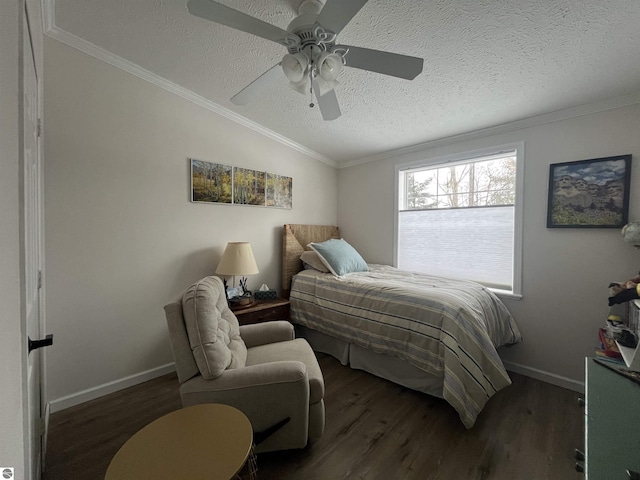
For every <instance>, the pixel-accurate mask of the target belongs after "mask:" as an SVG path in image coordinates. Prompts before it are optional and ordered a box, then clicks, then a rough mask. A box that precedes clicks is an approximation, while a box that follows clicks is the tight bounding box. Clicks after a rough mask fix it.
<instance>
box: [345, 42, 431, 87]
mask: <svg viewBox="0 0 640 480" xmlns="http://www.w3.org/2000/svg"><path fill="white" fill-rule="evenodd" d="M339 47H341V48H348V49H349V51H348V52H347V54H346V55H345V57H344V59H345V61H346V66H347V67H352V68H360V69H362V70H369V71H371V72H376V73H382V74H384V75H391V76H393V77H399V78H405V79H407V80H413V79H414V78H416V77H417V76H418V75H420V73H421V72H422V66H423V63H424V60H423V59H422V58H418V57H409V56H407V55H400V54H399V53H391V52H383V51H381V50H372V49H370V48H362V47H352V46H350V45H339Z"/></svg>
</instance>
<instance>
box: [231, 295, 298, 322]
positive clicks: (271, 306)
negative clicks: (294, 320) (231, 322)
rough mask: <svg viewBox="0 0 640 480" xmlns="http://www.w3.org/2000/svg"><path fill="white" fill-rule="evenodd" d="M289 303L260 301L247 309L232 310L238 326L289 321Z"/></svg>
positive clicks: (279, 300)
mask: <svg viewBox="0 0 640 480" xmlns="http://www.w3.org/2000/svg"><path fill="white" fill-rule="evenodd" d="M289 306H290V304H289V301H288V300H283V299H276V300H271V301H260V302H259V303H258V304H257V305H253V306H251V307H248V308H244V309H243V308H238V309H232V311H233V313H234V315H235V316H236V317H237V319H238V322H239V323H240V325H248V324H250V323H260V322H270V321H273V320H287V321H288V320H289Z"/></svg>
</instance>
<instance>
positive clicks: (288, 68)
mask: <svg viewBox="0 0 640 480" xmlns="http://www.w3.org/2000/svg"><path fill="white" fill-rule="evenodd" d="M308 66H309V57H307V55H306V54H304V53H303V52H298V53H294V54H291V53H287V54H286V55H285V56H284V57H282V71H283V72H284V74H285V75H286V76H287V78H288V79H289V80H290V81H291V82H299V81H301V80H302V79H303V78H304V76H305V73H306V72H307V67H308Z"/></svg>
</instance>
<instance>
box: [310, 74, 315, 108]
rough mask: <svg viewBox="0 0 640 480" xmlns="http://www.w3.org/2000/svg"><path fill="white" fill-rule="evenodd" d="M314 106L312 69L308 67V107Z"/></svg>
mask: <svg viewBox="0 0 640 480" xmlns="http://www.w3.org/2000/svg"><path fill="white" fill-rule="evenodd" d="M313 107H315V104H314V103H313V71H312V70H311V69H309V108H313Z"/></svg>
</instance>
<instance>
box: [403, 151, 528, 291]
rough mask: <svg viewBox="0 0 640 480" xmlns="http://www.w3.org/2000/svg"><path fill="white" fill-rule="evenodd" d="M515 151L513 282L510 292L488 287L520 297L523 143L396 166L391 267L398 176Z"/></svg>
mask: <svg viewBox="0 0 640 480" xmlns="http://www.w3.org/2000/svg"><path fill="white" fill-rule="evenodd" d="M513 150H515V152H516V198H515V204H514V225H513V279H512V290H511V291H507V290H498V289H495V288H491V290H492V291H493V292H495V293H496V294H498V295H499V296H503V297H509V298H517V299H520V298H522V240H523V237H522V232H523V211H524V208H523V203H524V142H516V143H509V144H504V145H499V146H494V147H488V148H482V149H477V150H471V151H467V152H462V153H455V154H451V155H445V156H442V157H434V158H427V159H424V160H419V161H413V162H410V163H402V164H398V165H396V167H395V176H394V209H393V216H394V219H393V230H394V232H393V259H394V266H396V267H397V266H398V243H399V242H398V221H399V210H398V209H399V205H400V194H401V192H400V188H399V187H400V175H402V174H403V172H404V171H405V170H409V169H414V168H420V167H435V166H437V165H445V164H454V163H465V162H469V161H472V160H474V159H477V158H480V157H486V156H490V155H496V154H500V153H503V152H510V151H513Z"/></svg>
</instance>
